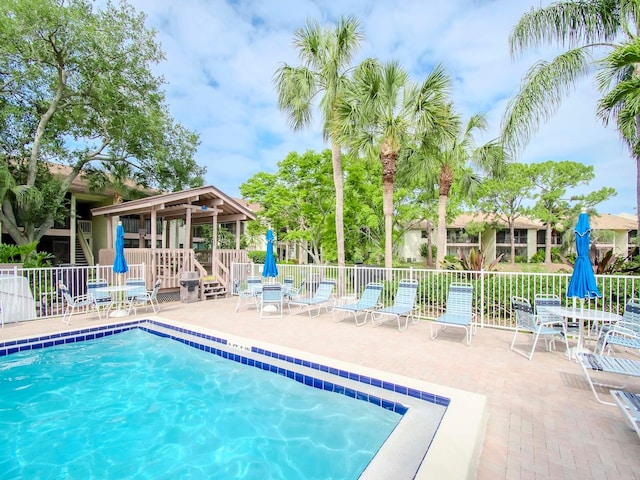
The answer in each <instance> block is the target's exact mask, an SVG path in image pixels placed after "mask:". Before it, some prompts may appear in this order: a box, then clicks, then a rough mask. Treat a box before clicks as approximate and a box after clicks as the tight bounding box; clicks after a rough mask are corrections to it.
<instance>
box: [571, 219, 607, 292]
mask: <svg viewBox="0 0 640 480" xmlns="http://www.w3.org/2000/svg"><path fill="white" fill-rule="evenodd" d="M575 235H576V252H577V254H578V256H577V257H576V262H575V264H574V265H573V274H572V275H571V279H570V280H569V288H568V289H567V297H569V298H571V297H573V298H580V299H582V300H584V299H590V298H596V297H602V294H601V293H600V290H598V286H597V285H596V277H595V275H594V274H593V268H592V267H591V260H589V246H590V245H591V227H590V226H589V215H587V213H586V212H584V211H583V212H582V213H581V214H580V216H579V217H578V223H577V224H576V228H575Z"/></svg>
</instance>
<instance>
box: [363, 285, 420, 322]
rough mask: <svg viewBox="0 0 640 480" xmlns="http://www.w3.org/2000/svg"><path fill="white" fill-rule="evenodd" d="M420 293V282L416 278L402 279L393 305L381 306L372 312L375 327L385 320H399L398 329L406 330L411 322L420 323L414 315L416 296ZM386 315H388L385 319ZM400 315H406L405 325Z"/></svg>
mask: <svg viewBox="0 0 640 480" xmlns="http://www.w3.org/2000/svg"><path fill="white" fill-rule="evenodd" d="M417 293H418V282H417V281H416V280H400V282H398V290H397V292H396V296H395V297H394V299H393V305H391V306H390V307H385V308H380V309H378V310H376V311H375V312H372V314H371V323H372V324H373V326H374V327H378V326H380V325H382V323H383V322H384V321H385V320H394V319H395V320H397V322H398V330H399V331H400V332H404V331H405V330H406V329H407V327H408V326H409V318H411V323H418V320H417V319H416V318H415V316H414V315H413V310H414V309H415V307H416V296H417ZM385 317H387V318H386V319H385ZM400 317H405V319H406V320H405V322H404V327H403V326H402V325H401V323H400Z"/></svg>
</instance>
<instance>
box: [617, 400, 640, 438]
mask: <svg viewBox="0 0 640 480" xmlns="http://www.w3.org/2000/svg"><path fill="white" fill-rule="evenodd" d="M611 395H612V396H613V400H614V401H615V402H616V404H617V405H618V407H620V410H621V411H622V414H623V415H624V417H625V418H626V419H627V421H628V422H629V425H630V426H631V428H633V429H634V430H635V432H636V433H637V434H638V436H639V437H640V394H638V393H632V392H627V391H624V390H611Z"/></svg>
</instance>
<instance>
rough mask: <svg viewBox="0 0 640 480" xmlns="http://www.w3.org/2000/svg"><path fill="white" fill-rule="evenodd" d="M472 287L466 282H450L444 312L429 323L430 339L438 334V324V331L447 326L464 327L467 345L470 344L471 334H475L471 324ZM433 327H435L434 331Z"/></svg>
mask: <svg viewBox="0 0 640 480" xmlns="http://www.w3.org/2000/svg"><path fill="white" fill-rule="evenodd" d="M472 301H473V287H472V286H471V285H469V284H466V283H452V284H451V285H449V292H448V294H447V303H446V305H445V313H444V315H441V316H440V317H438V318H436V319H435V320H434V321H433V322H432V323H431V340H435V339H436V338H437V336H438V333H439V332H438V328H437V327H438V325H439V326H440V331H444V330H446V328H447V327H455V328H464V331H465V333H466V340H467V345H470V344H471V335H473V334H475V326H474V325H473V317H474V315H473V309H472ZM434 327H436V330H435V333H434Z"/></svg>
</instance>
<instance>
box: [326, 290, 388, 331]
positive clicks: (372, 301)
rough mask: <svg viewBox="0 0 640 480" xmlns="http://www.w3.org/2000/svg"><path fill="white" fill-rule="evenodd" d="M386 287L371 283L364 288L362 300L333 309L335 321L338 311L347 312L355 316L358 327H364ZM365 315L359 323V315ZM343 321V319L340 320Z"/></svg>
mask: <svg viewBox="0 0 640 480" xmlns="http://www.w3.org/2000/svg"><path fill="white" fill-rule="evenodd" d="M383 288H384V285H382V284H381V283H369V284H367V286H366V287H365V288H364V291H363V292H362V295H361V296H360V299H359V300H358V301H357V302H355V303H350V304H348V305H338V306H336V307H335V308H334V309H333V316H334V319H335V316H336V310H338V311H341V312H347V313H350V314H353V319H354V320H355V322H356V325H357V326H358V327H361V326H363V325H364V324H366V323H367V317H368V316H369V313H370V312H371V311H373V309H374V308H376V306H377V305H378V300H379V299H380V294H381V293H382V289H383ZM360 313H364V318H363V319H362V321H358V314H360ZM340 320H342V319H340Z"/></svg>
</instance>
